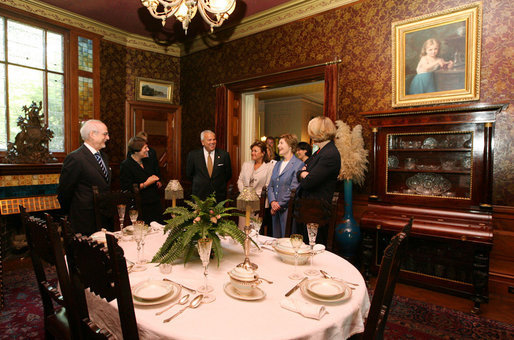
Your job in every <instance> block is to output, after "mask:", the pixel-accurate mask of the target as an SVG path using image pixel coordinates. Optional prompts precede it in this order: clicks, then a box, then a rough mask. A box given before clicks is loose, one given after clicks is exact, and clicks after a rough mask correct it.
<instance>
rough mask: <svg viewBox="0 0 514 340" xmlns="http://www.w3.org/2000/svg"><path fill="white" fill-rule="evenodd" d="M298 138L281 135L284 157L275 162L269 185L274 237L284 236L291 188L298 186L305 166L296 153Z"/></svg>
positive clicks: (282, 154)
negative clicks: (299, 175) (301, 170)
mask: <svg viewBox="0 0 514 340" xmlns="http://www.w3.org/2000/svg"><path fill="white" fill-rule="evenodd" d="M297 145H298V139H297V138H296V136H294V135H291V134H285V135H282V136H280V141H279V142H278V153H279V155H280V156H282V157H283V159H282V160H281V161H280V162H278V163H277V164H275V167H274V168H273V173H272V174H271V180H270V183H269V187H268V201H269V202H270V206H271V215H272V220H273V237H284V234H285V231H286V220H287V204H288V203H289V197H290V196H291V190H292V189H296V188H297V187H298V180H297V173H298V171H300V169H301V168H302V167H303V166H304V164H303V162H302V161H301V160H299V159H298V158H296V156H295V155H294V154H295V152H296V147H297Z"/></svg>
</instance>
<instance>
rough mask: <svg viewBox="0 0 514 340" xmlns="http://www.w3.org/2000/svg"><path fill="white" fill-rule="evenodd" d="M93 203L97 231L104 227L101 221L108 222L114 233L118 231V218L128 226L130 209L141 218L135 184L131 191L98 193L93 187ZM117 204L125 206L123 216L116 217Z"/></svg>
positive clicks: (137, 189)
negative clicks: (134, 210) (133, 208)
mask: <svg viewBox="0 0 514 340" xmlns="http://www.w3.org/2000/svg"><path fill="white" fill-rule="evenodd" d="M93 202H94V208H95V223H96V228H97V230H100V229H102V228H105V227H106V226H105V225H102V221H108V223H109V225H111V223H112V225H113V226H114V230H115V231H116V230H120V218H123V225H129V224H130V218H129V216H128V212H129V209H130V208H131V207H135V208H136V210H137V212H138V215H139V216H141V196H140V193H139V188H138V185H137V184H134V188H133V191H108V192H100V191H99V190H98V187H97V186H93ZM119 204H123V205H125V215H124V216H119V215H118V209H117V206H118V205H119Z"/></svg>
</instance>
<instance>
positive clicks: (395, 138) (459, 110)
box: [361, 104, 504, 312]
mask: <svg viewBox="0 0 514 340" xmlns="http://www.w3.org/2000/svg"><path fill="white" fill-rule="evenodd" d="M502 109H504V105H487V104H477V105H472V106H469V105H468V106H466V105H455V106H440V107H429V108H416V109H401V110H391V111H382V112H364V113H362V115H363V116H364V117H366V118H367V119H368V120H369V123H370V126H371V128H372V131H373V145H372V157H371V170H372V185H371V194H370V197H369V203H368V208H367V210H366V212H365V213H364V214H363V217H362V219H361V228H362V232H363V242H362V262H363V265H364V270H365V274H366V275H369V274H370V271H376V270H377V268H378V266H379V264H380V259H381V256H382V252H383V250H384V249H385V247H386V246H387V244H388V242H389V240H390V238H391V237H392V236H393V235H394V234H395V233H397V232H399V231H400V230H401V228H402V227H403V226H404V225H405V224H406V223H407V222H408V220H409V218H411V217H413V218H414V223H413V228H412V231H411V237H410V239H409V246H408V252H407V257H406V258H405V259H404V260H403V261H402V271H401V276H400V277H401V279H402V280H403V281H407V282H410V283H414V284H417V285H420V286H424V287H428V288H433V289H436V290H442V291H446V292H450V293H454V294H458V295H464V296H468V297H470V298H471V299H472V300H473V301H474V302H475V306H474V308H473V311H474V312H478V311H479V308H480V303H482V302H487V299H488V289H487V281H488V270H489V252H490V249H491V247H492V243H493V228H492V214H491V189H492V180H493V179H492V154H493V150H492V148H493V145H494V144H493V131H494V122H495V116H496V114H497V113H498V112H500V111H501V110H502Z"/></svg>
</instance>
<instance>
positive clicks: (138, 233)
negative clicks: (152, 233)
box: [132, 221, 148, 272]
mask: <svg viewBox="0 0 514 340" xmlns="http://www.w3.org/2000/svg"><path fill="white" fill-rule="evenodd" d="M147 232H148V227H147V226H146V225H145V222H143V221H136V223H135V224H134V234H133V236H132V237H133V238H134V241H136V242H137V262H136V264H135V265H134V267H132V271H135V272H142V271H144V270H146V266H145V264H146V261H144V260H142V258H141V257H142V256H141V253H142V252H141V248H142V242H143V240H144V238H145V236H146V233H147ZM143 255H144V251H143Z"/></svg>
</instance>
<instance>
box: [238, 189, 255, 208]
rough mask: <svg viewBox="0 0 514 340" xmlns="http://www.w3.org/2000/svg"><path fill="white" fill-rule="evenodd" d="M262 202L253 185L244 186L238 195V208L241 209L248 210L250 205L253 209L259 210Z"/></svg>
mask: <svg viewBox="0 0 514 340" xmlns="http://www.w3.org/2000/svg"><path fill="white" fill-rule="evenodd" d="M260 203H261V201H260V199H259V196H258V195H257V193H256V192H255V188H253V187H244V188H243V190H242V191H241V193H240V194H239V196H238V197H237V209H239V210H246V208H248V207H249V208H250V210H252V211H255V210H259V209H260V205H261V204H260Z"/></svg>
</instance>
